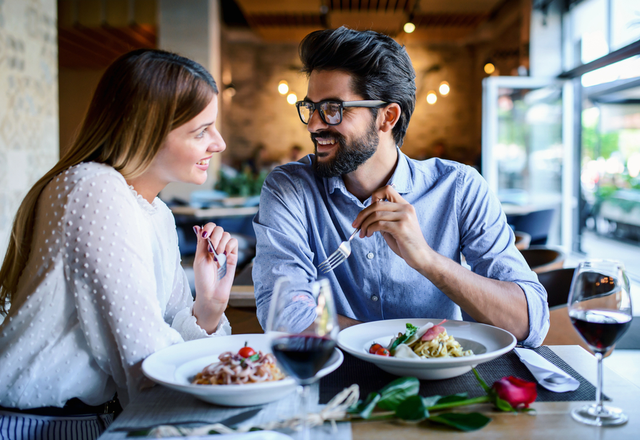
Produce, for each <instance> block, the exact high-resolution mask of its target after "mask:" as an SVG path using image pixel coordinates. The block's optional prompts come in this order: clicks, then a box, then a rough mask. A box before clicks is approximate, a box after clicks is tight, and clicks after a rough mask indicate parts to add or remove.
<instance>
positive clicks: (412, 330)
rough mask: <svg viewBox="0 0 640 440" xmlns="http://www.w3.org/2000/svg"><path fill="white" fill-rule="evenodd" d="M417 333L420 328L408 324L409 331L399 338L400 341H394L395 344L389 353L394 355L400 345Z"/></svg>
mask: <svg viewBox="0 0 640 440" xmlns="http://www.w3.org/2000/svg"><path fill="white" fill-rule="evenodd" d="M416 331H418V327H416V326H415V325H413V324H411V323H409V322H407V331H406V332H404V334H403V335H400V336H398V339H396V340H395V341H393V344H391V348H389V351H390V352H391V354H394V352H395V350H396V347H397V346H398V345H400V344H402V343H403V342H405V341H406V340H407V339H409V338H410V337H411V336H413V335H415V334H416Z"/></svg>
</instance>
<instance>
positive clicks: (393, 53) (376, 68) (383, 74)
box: [298, 26, 416, 146]
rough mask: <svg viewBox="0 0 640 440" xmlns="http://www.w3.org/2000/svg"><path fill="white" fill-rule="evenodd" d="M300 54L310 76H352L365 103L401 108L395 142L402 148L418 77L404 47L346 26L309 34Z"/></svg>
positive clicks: (413, 103)
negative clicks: (335, 73)
mask: <svg viewBox="0 0 640 440" xmlns="http://www.w3.org/2000/svg"><path fill="white" fill-rule="evenodd" d="M298 52H299V54H300V60H301V61H302V64H303V68H302V71H303V72H305V73H306V74H307V75H311V72H313V71H314V70H341V71H344V72H347V73H349V74H350V75H351V76H352V78H353V81H352V84H353V91H354V92H355V93H357V94H359V95H361V96H362V97H363V98H364V99H374V100H378V99H379V100H382V101H386V102H390V103H391V102H394V103H397V104H399V105H400V108H401V109H402V113H401V115H400V119H399V120H398V122H397V124H396V125H395V127H393V138H394V140H395V142H396V144H397V145H398V146H402V143H403V142H404V135H405V134H406V132H407V126H408V125H409V120H410V119H411V114H412V113H413V109H414V108H415V105H416V84H415V77H416V73H415V71H414V70H413V65H412V64H411V59H410V58H409V55H408V54H407V51H406V50H405V48H404V46H400V45H399V44H398V43H397V42H396V41H395V40H394V39H393V38H391V37H389V36H387V35H383V34H380V33H378V32H374V31H364V32H360V31H354V30H352V29H348V28H346V27H344V26H343V27H340V28H338V29H327V30H322V31H315V32H312V33H310V34H309V35H307V36H306V37H304V39H303V40H302V42H301V43H300V47H299V48H298ZM371 110H372V113H373V114H374V115H375V114H376V113H377V110H376V109H371Z"/></svg>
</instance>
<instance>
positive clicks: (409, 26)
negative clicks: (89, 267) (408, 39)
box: [404, 21, 416, 34]
mask: <svg viewBox="0 0 640 440" xmlns="http://www.w3.org/2000/svg"><path fill="white" fill-rule="evenodd" d="M415 30H416V25H415V24H413V23H411V22H410V21H408V22H406V23H405V24H404V31H405V32H406V33H407V34H410V33H411V32H413V31H415Z"/></svg>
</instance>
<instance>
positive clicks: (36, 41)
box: [0, 0, 640, 386]
mask: <svg viewBox="0 0 640 440" xmlns="http://www.w3.org/2000/svg"><path fill="white" fill-rule="evenodd" d="M339 26H347V27H350V28H354V29H359V30H365V29H372V30H376V31H379V32H383V33H386V34H388V35H390V36H392V37H393V38H394V39H395V40H396V41H398V42H399V43H400V44H402V45H404V46H405V47H406V49H407V52H408V53H409V55H410V57H411V60H412V62H413V65H414V68H415V71H416V86H417V102H416V108H415V112H414V114H413V117H412V119H411V123H410V125H409V128H408V132H407V136H406V138H405V142H404V145H403V147H402V151H403V152H404V153H405V154H407V155H408V156H409V157H411V158H414V159H429V158H432V157H440V158H443V159H448V160H453V161H457V162H460V163H463V164H466V165H468V166H471V167H474V168H476V169H477V170H478V171H479V172H480V173H481V174H482V176H483V177H484V178H485V179H486V180H487V182H488V184H489V186H490V188H491V189H492V190H493V191H494V192H495V193H496V194H497V196H498V198H499V199H500V201H501V203H502V206H503V209H504V212H505V214H506V216H507V221H508V222H509V224H510V225H511V226H512V228H513V230H514V232H515V237H516V246H518V248H519V249H520V250H521V252H522V253H523V255H524V256H525V259H526V260H527V262H528V263H529V265H530V266H531V268H532V269H533V270H534V271H535V272H536V273H538V275H539V277H540V280H541V282H543V280H545V281H544V282H543V284H544V285H545V287H546V288H547V291H548V292H549V298H550V299H549V302H550V306H551V330H550V332H549V336H548V337H547V339H546V340H545V345H576V344H577V345H581V346H583V347H584V348H586V349H588V347H587V345H586V344H585V343H584V341H583V340H582V339H581V338H580V336H579V335H578V333H576V331H575V330H574V329H573V326H572V325H571V322H570V320H569V317H568V315H567V303H566V301H567V295H568V289H569V285H570V282H571V278H572V276H573V274H574V268H575V267H576V266H577V265H578V263H579V262H580V261H582V260H585V259H587V258H610V259H616V260H620V261H622V262H623V263H624V264H625V267H626V271H627V276H628V278H629V281H630V285H631V296H632V302H635V308H634V315H635V316H638V315H640V2H638V1H637V0H448V1H439V0H305V1H300V0H273V1H263V0H181V1H172V0H58V1H55V0H28V1H22V0H4V1H2V2H0V95H1V96H2V100H3V103H4V105H2V106H1V108H0V207H1V208H0V249H2V250H3V251H4V250H5V249H6V246H7V243H8V236H9V232H10V228H11V224H12V221H13V216H14V214H15V211H16V210H17V208H18V206H19V203H20V201H21V200H22V198H23V197H24V195H25V193H26V191H27V190H28V189H29V188H30V187H31V185H32V184H33V183H34V182H35V181H36V180H37V179H38V178H39V177H40V176H41V175H42V174H44V173H45V172H46V171H48V170H49V169H50V168H51V166H52V165H53V164H54V163H55V162H56V161H57V159H58V158H59V157H60V155H61V154H62V153H63V152H64V151H65V148H66V147H67V146H68V145H69V144H70V142H71V141H72V140H73V138H74V135H75V133H76V130H77V128H78V126H79V124H80V123H81V121H82V117H83V114H84V112H85V110H86V108H87V105H88V102H89V99H90V97H91V95H92V93H93V90H94V88H95V86H96V84H97V81H98V80H99V78H100V76H101V74H102V73H103V72H104V70H105V69H106V67H107V66H108V65H109V64H110V63H111V62H112V61H113V60H114V59H115V58H117V57H118V56H119V55H121V54H123V53H126V52H128V51H130V50H133V49H136V48H160V49H165V50H170V51H174V52H177V53H180V54H181V55H184V56H187V57H189V58H192V59H194V60H196V61H198V62H200V63H201V64H202V65H204V66H205V67H207V68H208V70H209V71H210V72H212V74H213V76H214V78H215V79H216V81H217V84H218V88H219V90H220V94H219V103H220V116H219V119H218V121H217V122H216V124H217V127H218V129H219V131H220V132H221V134H222V136H223V138H224V139H225V142H226V145H227V148H226V150H225V151H224V152H223V153H222V154H220V155H216V156H214V159H212V162H211V163H212V166H211V167H210V168H209V177H208V179H207V181H206V183H205V184H204V185H202V186H195V185H188V184H171V185H169V186H168V187H167V188H166V189H165V190H163V191H162V193H161V195H160V197H161V198H162V200H163V201H165V202H166V203H167V205H168V206H169V207H170V208H171V209H172V211H173V213H174V215H175V218H176V224H177V227H178V238H179V244H180V252H181V255H182V261H183V266H184V268H185V270H186V271H187V274H188V275H190V274H192V270H191V268H190V264H191V261H192V259H193V256H194V253H195V237H193V233H192V232H191V231H190V230H191V228H192V226H193V225H194V224H204V223H206V222H208V221H215V222H216V224H219V225H221V226H223V227H224V228H225V229H226V230H227V231H229V232H231V233H232V235H233V236H234V237H236V238H237V239H238V241H239V246H240V256H239V264H238V271H237V273H236V281H235V286H234V289H233V292H232V297H231V300H230V305H229V309H228V312H227V315H228V317H229V319H230V321H231V323H232V326H233V329H234V333H261V332H262V328H261V327H260V325H259V324H258V322H257V319H256V317H255V300H254V298H253V285H252V284H253V282H252V277H251V268H252V259H253V257H254V256H255V242H256V240H255V233H254V232H253V227H252V224H251V221H252V218H253V216H254V215H255V213H256V212H257V211H258V209H259V199H260V198H259V195H260V189H261V184H262V182H263V181H264V179H265V177H266V176H267V175H268V173H269V172H270V171H271V170H273V169H274V167H276V166H278V165H281V164H284V163H287V162H290V161H295V160H298V159H300V158H301V157H303V156H305V155H307V154H310V153H313V152H314V147H313V143H312V142H311V140H310V138H309V133H308V131H307V129H306V126H304V125H303V124H302V123H300V120H299V118H298V115H297V112H296V109H295V106H294V104H295V102H296V101H298V100H301V99H303V98H304V96H305V93H306V85H307V78H306V76H305V75H304V74H303V73H301V64H300V61H299V58H298V52H297V48H298V43H299V42H300V40H301V39H302V38H303V37H304V36H305V35H307V34H308V33H310V32H312V31H314V30H318V29H326V28H336V27H339ZM24 164H29V166H27V167H25V166H24ZM556 296H557V298H556ZM552 301H553V303H552ZM638 324H640V320H638V319H637V318H636V319H635V320H634V321H632V325H631V328H630V330H629V331H628V332H627V334H626V335H625V337H624V339H623V340H621V341H620V343H619V344H618V346H617V347H616V350H615V351H613V353H610V354H609V355H608V356H607V359H606V360H605V365H606V367H607V368H608V369H610V370H613V371H615V372H616V374H618V375H620V376H621V377H623V378H624V379H626V380H628V381H630V382H631V383H633V384H635V385H636V386H640V379H639V378H640V325H638Z"/></svg>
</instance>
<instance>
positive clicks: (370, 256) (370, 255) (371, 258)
mask: <svg viewBox="0 0 640 440" xmlns="http://www.w3.org/2000/svg"><path fill="white" fill-rule="evenodd" d="M373 257H374V255H373V252H369V253H368V254H367V258H368V259H369V260H373Z"/></svg>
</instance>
